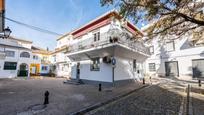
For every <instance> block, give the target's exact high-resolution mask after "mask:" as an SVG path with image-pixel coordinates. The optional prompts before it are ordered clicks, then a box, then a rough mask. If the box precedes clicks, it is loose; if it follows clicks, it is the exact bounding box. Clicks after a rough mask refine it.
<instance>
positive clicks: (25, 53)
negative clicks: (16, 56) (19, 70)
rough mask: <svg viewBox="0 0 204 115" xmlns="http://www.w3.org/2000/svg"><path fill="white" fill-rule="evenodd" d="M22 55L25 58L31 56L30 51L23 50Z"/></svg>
mask: <svg viewBox="0 0 204 115" xmlns="http://www.w3.org/2000/svg"><path fill="white" fill-rule="evenodd" d="M20 57H24V58H30V54H29V53H28V52H22V53H21V54H20Z"/></svg>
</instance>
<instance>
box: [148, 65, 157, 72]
mask: <svg viewBox="0 0 204 115" xmlns="http://www.w3.org/2000/svg"><path fill="white" fill-rule="evenodd" d="M149 71H152V72H153V71H156V67H155V63H149Z"/></svg>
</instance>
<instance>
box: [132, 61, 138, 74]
mask: <svg viewBox="0 0 204 115" xmlns="http://www.w3.org/2000/svg"><path fill="white" fill-rule="evenodd" d="M136 67H137V61H136V59H134V60H133V71H134V72H136Z"/></svg>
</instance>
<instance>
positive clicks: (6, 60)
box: [0, 37, 32, 78]
mask: <svg viewBox="0 0 204 115" xmlns="http://www.w3.org/2000/svg"><path fill="white" fill-rule="evenodd" d="M31 45H32V42H31V41H27V40H22V39H17V38H14V37H10V38H8V39H0V73H1V75H0V78H14V77H17V76H29V73H30V71H29V67H30V62H31V59H32V58H31V56H32V52H31Z"/></svg>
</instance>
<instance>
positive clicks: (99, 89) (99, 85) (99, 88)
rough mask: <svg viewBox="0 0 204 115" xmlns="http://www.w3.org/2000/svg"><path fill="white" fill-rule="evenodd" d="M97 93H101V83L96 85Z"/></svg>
mask: <svg viewBox="0 0 204 115" xmlns="http://www.w3.org/2000/svg"><path fill="white" fill-rule="evenodd" d="M98 91H101V83H99V84H98Z"/></svg>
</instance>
